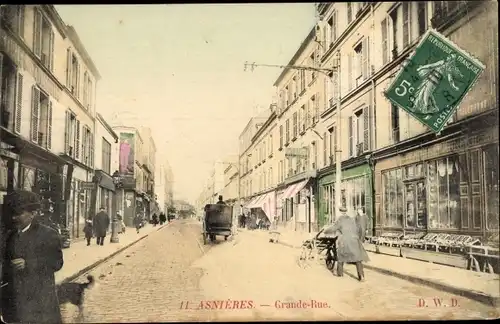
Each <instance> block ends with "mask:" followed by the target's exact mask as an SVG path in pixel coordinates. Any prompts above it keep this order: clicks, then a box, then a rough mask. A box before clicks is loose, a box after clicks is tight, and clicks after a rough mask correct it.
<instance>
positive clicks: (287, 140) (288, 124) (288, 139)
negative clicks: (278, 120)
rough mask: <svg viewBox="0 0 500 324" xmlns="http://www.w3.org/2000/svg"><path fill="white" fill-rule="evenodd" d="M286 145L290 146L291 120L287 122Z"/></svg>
mask: <svg viewBox="0 0 500 324" xmlns="http://www.w3.org/2000/svg"><path fill="white" fill-rule="evenodd" d="M285 128H286V129H285V131H286V133H285V136H286V137H285V144H288V143H289V142H290V118H288V119H287V120H286V122H285Z"/></svg>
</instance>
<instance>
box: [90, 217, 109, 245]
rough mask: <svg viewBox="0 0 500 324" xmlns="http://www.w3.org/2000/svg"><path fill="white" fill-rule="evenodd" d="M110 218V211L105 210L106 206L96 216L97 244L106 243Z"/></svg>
mask: <svg viewBox="0 0 500 324" xmlns="http://www.w3.org/2000/svg"><path fill="white" fill-rule="evenodd" d="M109 223H110V219H109V215H108V213H106V212H105V211H104V207H101V208H100V211H99V212H98V213H97V215H95V217H94V231H95V236H96V237H97V245H101V246H102V245H104V238H105V237H106V233H107V231H108V227H109Z"/></svg>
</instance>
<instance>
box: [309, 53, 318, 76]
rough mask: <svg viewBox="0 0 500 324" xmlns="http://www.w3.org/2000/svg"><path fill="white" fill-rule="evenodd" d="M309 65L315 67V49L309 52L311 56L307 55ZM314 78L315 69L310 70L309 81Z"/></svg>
mask: <svg viewBox="0 0 500 324" xmlns="http://www.w3.org/2000/svg"><path fill="white" fill-rule="evenodd" d="M309 65H310V66H312V67H316V51H313V52H312V53H311V56H309ZM315 79H316V71H311V80H310V82H313V81H314V80H315Z"/></svg>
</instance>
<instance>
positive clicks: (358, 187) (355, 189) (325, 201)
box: [318, 159, 374, 235]
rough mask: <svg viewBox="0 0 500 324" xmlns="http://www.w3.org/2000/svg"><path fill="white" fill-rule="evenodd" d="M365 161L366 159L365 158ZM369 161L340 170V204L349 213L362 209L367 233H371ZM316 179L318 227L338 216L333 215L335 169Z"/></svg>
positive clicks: (370, 175)
mask: <svg viewBox="0 0 500 324" xmlns="http://www.w3.org/2000/svg"><path fill="white" fill-rule="evenodd" d="M365 161H366V159H365ZM371 170H372V169H371V167H370V164H369V163H362V164H359V165H357V166H352V167H350V168H346V169H344V170H342V183H341V186H340V188H341V192H340V198H341V203H340V204H341V206H343V207H346V208H347V213H348V214H349V215H355V213H356V211H357V210H358V209H359V208H361V209H363V211H364V213H365V216H366V217H367V230H368V235H371V234H372V233H373V223H374V222H373V207H372V202H373V200H372V198H371V197H372V194H373V190H372V171H371ZM318 178H319V180H318V189H319V195H318V198H319V199H318V200H319V207H318V218H319V220H318V221H319V227H320V228H321V227H323V226H325V225H327V224H332V223H333V222H335V220H336V219H337V218H338V217H337V216H336V215H335V171H327V172H325V173H324V174H322V175H320V176H319V177H318Z"/></svg>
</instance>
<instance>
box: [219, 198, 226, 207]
mask: <svg viewBox="0 0 500 324" xmlns="http://www.w3.org/2000/svg"><path fill="white" fill-rule="evenodd" d="M217 204H219V205H226V203H225V202H224V199H223V198H222V196H219V201H218V202H217Z"/></svg>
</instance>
